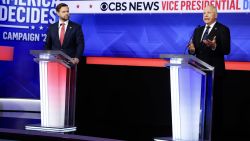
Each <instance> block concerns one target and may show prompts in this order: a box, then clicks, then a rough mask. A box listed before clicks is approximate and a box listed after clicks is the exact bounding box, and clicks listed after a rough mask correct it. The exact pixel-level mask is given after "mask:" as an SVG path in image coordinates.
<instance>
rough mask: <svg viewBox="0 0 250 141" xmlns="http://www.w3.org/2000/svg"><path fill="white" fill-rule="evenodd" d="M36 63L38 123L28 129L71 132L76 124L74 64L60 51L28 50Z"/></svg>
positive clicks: (27, 127) (74, 129)
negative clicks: (38, 82) (38, 101)
mask: <svg viewBox="0 0 250 141" xmlns="http://www.w3.org/2000/svg"><path fill="white" fill-rule="evenodd" d="M31 54H32V55H34V56H35V57H36V58H35V59H34V61H36V62H38V63H39V74H40V102H41V124H40V125H27V126H26V127H25V129H27V130H38V131H50V132H72V131H76V127H75V85H76V69H77V68H76V65H74V64H72V63H71V61H72V59H71V58H70V57H69V56H67V55H66V54H65V53H63V52H61V51H53V50H31Z"/></svg>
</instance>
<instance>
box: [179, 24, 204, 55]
mask: <svg viewBox="0 0 250 141" xmlns="http://www.w3.org/2000/svg"><path fill="white" fill-rule="evenodd" d="M199 27H201V25H197V26H196V27H195V28H194V31H195V30H196V29H197V28H199ZM194 31H193V33H192V34H191V36H190V38H189V40H188V43H187V46H186V47H185V51H184V53H183V54H186V52H187V49H188V46H189V44H190V43H191V42H193V37H194Z"/></svg>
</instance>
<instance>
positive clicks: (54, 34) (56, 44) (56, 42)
mask: <svg viewBox="0 0 250 141" xmlns="http://www.w3.org/2000/svg"><path fill="white" fill-rule="evenodd" d="M58 24H59V22H56V23H54V24H52V25H50V27H49V29H48V32H47V38H46V43H45V49H47V50H62V51H63V52H64V53H66V54H67V55H69V56H70V57H72V58H79V59H80V57H81V56H82V53H83V48H84V38H83V33H82V28H81V26H80V25H79V24H76V23H74V22H72V21H69V24H68V26H67V29H66V33H65V35H64V40H63V45H62V46H61V44H60V39H59V32H58V30H59V28H58Z"/></svg>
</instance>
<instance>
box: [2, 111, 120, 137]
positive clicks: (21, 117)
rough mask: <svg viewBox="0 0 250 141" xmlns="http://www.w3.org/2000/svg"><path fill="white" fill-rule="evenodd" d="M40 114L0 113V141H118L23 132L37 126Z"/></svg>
mask: <svg viewBox="0 0 250 141" xmlns="http://www.w3.org/2000/svg"><path fill="white" fill-rule="evenodd" d="M39 123H40V113H27V112H1V111H0V141H2V140H4V141H7V140H8V141H17V140H18V141H20V140H30V139H32V140H46V141H48V140H53V141H54V140H58V141H59V140H60V141H61V140H83V141H119V140H116V139H110V138H102V137H93V136H88V135H84V134H81V132H74V133H51V132H40V131H29V130H25V126H26V125H30V124H39Z"/></svg>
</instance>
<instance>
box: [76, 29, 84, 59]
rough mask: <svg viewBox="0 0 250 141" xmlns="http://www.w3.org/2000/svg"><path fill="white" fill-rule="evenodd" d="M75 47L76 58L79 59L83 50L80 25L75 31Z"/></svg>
mask: <svg viewBox="0 0 250 141" xmlns="http://www.w3.org/2000/svg"><path fill="white" fill-rule="evenodd" d="M76 45H77V46H76V58H78V59H80V58H81V56H82V53H83V49H84V36H83V32H82V27H81V26H80V25H79V26H78V27H77V31H76Z"/></svg>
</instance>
